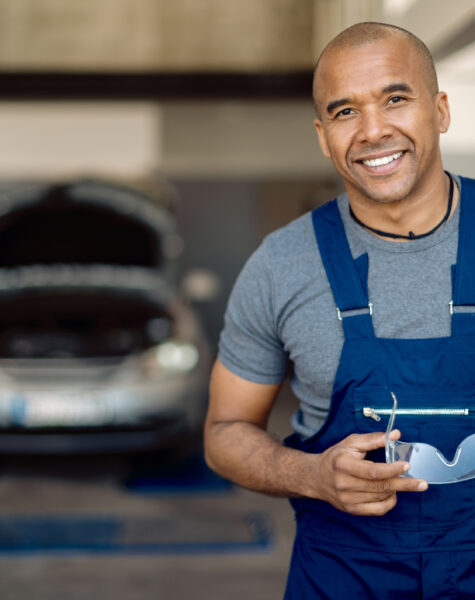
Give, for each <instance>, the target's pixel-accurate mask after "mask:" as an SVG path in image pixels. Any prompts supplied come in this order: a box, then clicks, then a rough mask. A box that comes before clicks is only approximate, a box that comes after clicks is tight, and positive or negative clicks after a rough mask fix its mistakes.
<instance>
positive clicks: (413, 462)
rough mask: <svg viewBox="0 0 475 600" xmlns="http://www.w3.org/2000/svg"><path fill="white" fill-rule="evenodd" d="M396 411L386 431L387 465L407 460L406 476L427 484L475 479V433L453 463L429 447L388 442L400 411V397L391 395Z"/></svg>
mask: <svg viewBox="0 0 475 600" xmlns="http://www.w3.org/2000/svg"><path fill="white" fill-rule="evenodd" d="M391 396H392V399H393V409H392V412H391V417H390V419H389V422H388V427H387V429H386V444H385V448H386V462H387V463H393V462H396V461H398V460H404V461H406V462H408V463H409V471H407V473H405V475H404V476H405V477H415V478H417V479H425V481H427V483H431V484H434V483H440V484H442V483H456V482H458V481H466V480H467V479H472V478H474V477H475V433H473V434H472V435H469V436H468V437H466V438H465V439H464V440H463V441H462V443H461V444H460V445H459V447H458V448H457V450H456V452H455V455H454V457H453V459H452V460H451V461H449V460H447V459H446V458H445V456H444V455H443V454H442V453H441V452H440V450H437V448H435V447H434V446H431V445H430V444H424V443H422V442H412V443H410V442H401V441H393V440H390V439H389V434H390V433H391V431H392V430H393V425H394V420H395V418H396V411H397V398H396V395H395V394H394V393H393V392H391Z"/></svg>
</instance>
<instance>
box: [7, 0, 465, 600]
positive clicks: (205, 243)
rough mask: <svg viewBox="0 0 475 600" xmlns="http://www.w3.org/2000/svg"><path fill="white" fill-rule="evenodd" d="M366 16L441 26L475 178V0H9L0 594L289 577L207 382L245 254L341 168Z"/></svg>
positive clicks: (289, 403)
mask: <svg viewBox="0 0 475 600" xmlns="http://www.w3.org/2000/svg"><path fill="white" fill-rule="evenodd" d="M358 21H383V22H388V23H393V24H396V25H400V26H402V27H405V28H407V29H409V30H410V31H412V32H413V33H415V34H416V35H418V36H419V37H420V38H421V39H422V40H423V41H425V42H426V44H427V45H428V47H429V49H430V50H431V51H432V53H433V56H434V58H435V60H436V66H437V70H438V74H439V83H440V88H441V89H443V90H445V91H446V92H447V93H448V96H449V101H450V106H451V112H452V124H451V127H450V129H449V132H448V133H447V134H446V135H444V136H443V138H442V150H443V156H444V163H445V166H446V168H448V169H450V170H452V171H454V172H456V173H459V174H461V175H466V176H472V177H474V176H475V142H474V140H473V132H474V130H475V116H474V112H473V110H472V106H471V98H472V97H473V92H474V91H475V4H474V2H473V0H456V2H452V3H447V2H445V1H443V0H259V1H258V2H256V1H255V0H241V1H240V2H239V3H237V2H233V1H232V0H199V1H197V0H68V1H67V2H65V1H64V0H0V466H1V471H0V593H1V596H2V600H10V599H12V600H23V598H25V599H26V598H30V597H34V598H35V599H43V598H44V599H46V598H48V599H49V598H61V599H64V598H74V599H76V598H77V599H82V598H86V597H91V596H92V597H94V598H100V599H105V600H107V599H108V598H112V597H114V598H116V599H121V598H123V599H124V600H125V599H126V598H130V597H131V596H132V594H133V595H134V598H144V599H148V598H152V597H153V598H156V597H159V598H172V597H173V598H174V599H176V600H180V599H181V598H185V597H189V595H190V594H193V596H194V597H195V598H213V599H219V600H221V599H223V600H234V599H238V598H239V599H240V598H241V597H242V596H243V594H247V596H248V597H250V598H259V600H266V599H269V600H271V599H272V600H274V599H275V598H279V597H281V596H282V594H283V589H284V586H285V579H286V571H287V564H288V560H289V556H290V551H291V543H292V535H293V524H292V515H291V512H290V509H289V508H288V507H287V503H286V501H285V500H277V499H272V498H265V497H261V496H258V495H256V494H253V493H251V492H247V491H245V490H239V489H236V488H234V487H233V486H231V485H230V484H229V482H226V481H224V480H221V479H220V478H218V477H215V476H213V475H212V474H211V473H210V472H209V471H208V470H207V469H206V467H205V466H204V464H203V461H202V458H201V447H200V443H201V440H200V429H201V424H202V419H203V415H204V411H205V408H206V381H207V376H208V372H209V368H210V364H211V361H212V359H213V357H214V355H215V352H216V345H217V340H218V336H219V331H220V329H221V327H222V322H223V313H224V310H225V306H226V301H227V297H228V295H229V292H230V289H231V286H232V283H233V281H234V279H235V277H236V275H237V273H238V272H239V270H240V268H241V267H242V265H243V263H244V261H245V260H246V258H247V257H248V256H249V254H250V253H251V252H252V251H253V250H254V249H255V248H256V247H257V246H258V244H259V243H260V241H261V240H262V238H263V237H264V236H265V235H266V234H267V233H268V232H270V231H272V230H273V229H275V228H277V227H279V226H281V225H283V224H285V223H287V222H288V221H290V220H291V219H293V218H296V217H297V216H299V215H300V214H302V213H303V212H306V211H308V210H310V209H312V208H314V207H315V206H317V205H319V204H321V203H322V202H324V201H326V200H328V199H330V198H332V197H334V196H335V195H336V194H337V193H339V192H340V191H341V189H342V187H341V182H340V181H339V179H338V177H337V176H336V173H335V171H334V170H333V167H332V165H331V163H330V162H329V161H328V160H326V159H325V158H324V157H323V156H322V154H321V152H320V150H319V147H318V143H317V139H316V135H315V133H314V129H313V118H314V111H313V105H312V99H311V78H312V69H313V65H314V63H315V60H316V58H317V57H318V55H319V53H320V51H321V50H322V49H323V47H324V46H325V44H326V43H327V42H328V41H329V40H330V39H331V38H332V37H334V35H336V34H337V33H338V32H339V31H341V30H342V29H344V28H345V27H347V26H349V25H351V24H353V23H356V22H358ZM294 409H295V400H294V399H293V398H292V396H291V394H290V392H289V391H288V390H287V389H284V390H283V393H282V394H281V397H280V398H279V401H278V405H277V410H276V412H275V414H274V415H273V418H272V421H271V429H272V430H273V431H274V432H276V434H277V435H279V436H281V437H283V436H285V435H286V434H287V433H289V432H290V427H289V422H288V421H289V417H290V414H291V413H292V411H293V410H294Z"/></svg>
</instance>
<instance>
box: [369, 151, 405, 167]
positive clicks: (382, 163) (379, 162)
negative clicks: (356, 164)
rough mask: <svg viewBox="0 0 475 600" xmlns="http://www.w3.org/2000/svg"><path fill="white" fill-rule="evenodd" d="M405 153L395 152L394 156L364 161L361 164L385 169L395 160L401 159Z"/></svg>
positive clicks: (389, 155)
mask: <svg viewBox="0 0 475 600" xmlns="http://www.w3.org/2000/svg"><path fill="white" fill-rule="evenodd" d="M402 155H403V152H395V153H394V154H388V155H387V156H381V158H372V159H370V160H362V161H361V162H362V163H363V164H364V165H366V166H367V167H383V166H385V165H389V163H392V162H393V160H397V159H398V158H401V156H402Z"/></svg>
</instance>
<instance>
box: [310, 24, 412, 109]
mask: <svg viewBox="0 0 475 600" xmlns="http://www.w3.org/2000/svg"><path fill="white" fill-rule="evenodd" d="M412 53H414V56H410V54H412ZM389 56H392V57H393V58H392V59H391V60H389V59H388V60H384V59H385V58H389ZM417 58H418V53H417V52H416V51H415V49H414V48H413V47H412V46H411V44H410V43H409V42H408V41H407V40H405V39H404V38H401V37H399V36H392V35H391V36H388V37H387V38H383V39H381V40H375V41H371V42H368V43H365V44H358V45H357V46H344V47H335V48H328V49H327V50H326V52H325V53H324V55H322V57H321V59H320V62H319V66H318V70H317V73H316V76H315V81H314V93H315V96H316V99H317V101H318V102H319V103H320V102H321V101H325V100H326V99H328V96H329V94H330V95H331V96H333V95H334V94H337V95H340V94H344V95H346V94H349V93H352V91H353V92H357V89H358V88H361V90H365V89H368V88H369V87H372V86H375V89H376V91H381V92H383V91H384V89H386V88H387V87H388V86H390V85H392V84H396V83H401V82H403V83H405V84H406V85H408V86H409V87H410V85H411V84H410V82H409V81H408V77H409V71H411V68H410V65H413V66H414V64H415V63H414V61H417ZM368 60H369V62H371V63H376V62H378V61H379V63H381V62H382V63H383V64H384V69H382V70H378V75H379V77H380V80H379V81H375V80H373V79H371V80H368V78H367V77H366V78H365V79H359V78H358V73H359V72H360V71H361V72H362V73H363V74H365V68H366V67H367V64H368ZM409 79H410V77H409Z"/></svg>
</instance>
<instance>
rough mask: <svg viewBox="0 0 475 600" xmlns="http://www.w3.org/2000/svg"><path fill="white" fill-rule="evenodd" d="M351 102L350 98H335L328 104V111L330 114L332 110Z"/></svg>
mask: <svg viewBox="0 0 475 600" xmlns="http://www.w3.org/2000/svg"><path fill="white" fill-rule="evenodd" d="M349 102H350V99H349V98H341V99H340V100H333V102H330V103H329V104H327V113H328V114H329V115H331V114H332V112H333V111H334V110H335V109H336V108H338V107H339V106H344V105H345V104H348V103H349Z"/></svg>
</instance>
